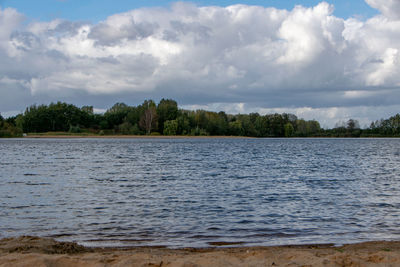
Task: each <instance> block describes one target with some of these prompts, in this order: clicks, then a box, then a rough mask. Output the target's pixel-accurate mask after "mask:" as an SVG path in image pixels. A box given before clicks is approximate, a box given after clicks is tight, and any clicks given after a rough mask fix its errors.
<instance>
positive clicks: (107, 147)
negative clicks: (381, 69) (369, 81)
mask: <svg viewBox="0 0 400 267" xmlns="http://www.w3.org/2000/svg"><path fill="white" fill-rule="evenodd" d="M19 235H37V236H48V237H54V238H56V239H58V240H63V241H78V242H79V243H80V244H84V245H89V246H153V245H166V246H169V247H206V246H213V245H215V244H216V243H214V242H228V244H229V242H234V243H237V242H243V243H242V244H241V245H243V246H249V245H251V246H253V245H279V244H304V243H335V244H342V243H352V242H360V241H367V240H400V139H213V138H210V139H190V138H186V139H0V238H3V237H10V236H19ZM232 245H233V244H232ZM236 245H237V244H236Z"/></svg>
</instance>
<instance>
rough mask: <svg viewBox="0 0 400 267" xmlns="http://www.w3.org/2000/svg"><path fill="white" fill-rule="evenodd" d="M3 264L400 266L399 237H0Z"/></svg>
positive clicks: (0, 256) (0, 257)
mask: <svg viewBox="0 0 400 267" xmlns="http://www.w3.org/2000/svg"><path fill="white" fill-rule="evenodd" d="M0 266H177V267H178V266H182V267H183V266H184V267H195V266H213V267H217V266H400V242H397V241H396V242H387V241H379V242H365V243H359V244H349V245H343V246H340V247H335V246H333V245H302V246H275V247H236V248H204V249H193V248H186V249H167V248H157V247H136V248H86V247H83V246H80V245H78V244H76V243H68V242H57V241H55V240H53V239H48V238H38V237H29V236H24V237H19V238H6V239H2V240H0Z"/></svg>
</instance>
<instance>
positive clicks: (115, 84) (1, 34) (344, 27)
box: [0, 0, 400, 126]
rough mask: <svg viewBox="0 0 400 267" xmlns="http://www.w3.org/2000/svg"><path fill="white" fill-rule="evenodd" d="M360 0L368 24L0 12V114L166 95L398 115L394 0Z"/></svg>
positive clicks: (286, 14)
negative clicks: (33, 16) (91, 20)
mask: <svg viewBox="0 0 400 267" xmlns="http://www.w3.org/2000/svg"><path fill="white" fill-rule="evenodd" d="M367 2H368V3H369V4H370V5H371V6H372V7H374V8H377V9H379V10H380V11H381V14H380V15H378V16H375V17H372V18H370V19H368V20H366V21H361V20H358V19H355V18H350V19H347V20H344V19H341V18H337V17H335V16H333V15H332V12H333V9H334V7H333V6H332V5H329V4H328V3H326V2H322V3H320V4H318V5H316V6H314V7H312V8H305V7H302V6H297V7H295V8H294V9H293V10H291V11H287V10H279V9H275V8H263V7H259V6H247V5H233V6H228V7H215V6H213V7H197V6H195V5H193V4H187V3H176V4H174V5H172V6H171V7H170V8H168V9H164V8H145V9H136V10H132V11H129V12H126V13H122V14H116V15H113V16H110V17H109V18H107V19H106V20H105V21H102V22H99V23H97V24H87V23H80V22H71V21H63V20H53V21H50V22H33V23H31V24H28V25H26V24H24V16H23V15H22V14H19V13H18V12H17V11H16V10H14V9H10V8H8V9H0V57H1V58H2V60H1V62H0V88H1V89H0V111H1V112H7V111H10V110H21V109H22V108H23V107H25V106H26V105H30V104H32V103H41V102H46V101H50V100H63V101H71V102H73V103H75V104H91V105H94V106H95V107H98V108H104V107H106V106H111V105H112V104H113V102H112V101H125V102H127V103H128V104H138V103H140V102H141V101H142V100H143V99H144V98H153V99H156V100H157V99H160V98H162V97H170V98H174V99H176V100H178V102H179V103H181V104H183V105H185V107H196V106H193V105H203V106H205V107H209V108H211V109H213V108H214V109H215V108H217V107H220V108H221V109H224V110H226V111H232V112H234V111H238V112H249V111H259V112H261V113H265V112H270V111H273V110H287V111H291V112H293V113H295V114H297V115H300V116H301V115H304V117H305V118H307V119H313V118H316V117H315V115H313V114H319V116H318V119H320V120H322V121H323V122H324V123H325V125H326V126H333V125H334V123H335V122H336V121H337V120H339V119H343V118H346V117H349V116H352V117H354V118H359V119H361V120H362V121H363V122H364V120H365V121H366V120H368V119H370V120H374V119H377V118H376V117H374V116H380V115H382V117H383V116H386V114H387V112H381V113H380V114H376V113H374V114H370V113H366V112H365V109H368V108H369V107H374V110H379V108H376V107H380V106H385V107H392V108H393V114H394V113H397V112H398V110H397V109H396V108H397V106H396V105H397V99H399V96H400V68H399V67H400V51H399V49H400V17H399V15H398V14H400V2H399V1H394V0H392V1H381V0H367ZM310 110H311V111H313V112H311V111H310ZM306 111H307V112H306ZM314 111H315V112H314ZM333 111H335V112H333ZM332 114H333V115H332ZM366 114H367V115H368V116H366ZM313 116H314V117H313Z"/></svg>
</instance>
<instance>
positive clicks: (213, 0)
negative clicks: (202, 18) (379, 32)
mask: <svg viewBox="0 0 400 267" xmlns="http://www.w3.org/2000/svg"><path fill="white" fill-rule="evenodd" d="M173 2H175V1H167V0H146V1H126V0H85V1H82V0H40V1H32V0H0V6H2V7H3V8H4V7H13V8H16V9H17V10H18V11H19V12H20V13H23V14H25V15H26V16H27V17H28V18H29V19H30V20H37V21H49V20H53V19H59V18H61V19H67V20H74V21H90V22H93V23H96V22H98V21H101V20H104V19H106V18H107V17H108V16H110V15H113V14H117V13H122V12H126V11H129V10H132V9H135V8H141V7H168V6H170V5H171V4H172V3H173ZM181 2H192V3H194V4H196V5H198V6H210V5H213V6H229V5H234V4H246V5H258V6H264V7H275V8H279V9H287V10H291V9H293V7H294V6H296V5H302V6H305V7H312V6H315V5H317V4H318V3H319V2H321V1H317V0H296V1H283V0H248V1H229V0H193V1H181ZM327 2H328V3H330V4H333V5H334V7H335V11H334V13H333V14H334V15H335V16H337V17H341V18H344V19H347V18H349V17H356V18H358V19H362V20H363V19H367V18H369V17H372V16H374V15H375V14H377V13H378V12H377V10H375V9H373V8H371V7H370V6H369V5H368V4H367V3H365V1H364V0H352V1H348V0H336V1H327Z"/></svg>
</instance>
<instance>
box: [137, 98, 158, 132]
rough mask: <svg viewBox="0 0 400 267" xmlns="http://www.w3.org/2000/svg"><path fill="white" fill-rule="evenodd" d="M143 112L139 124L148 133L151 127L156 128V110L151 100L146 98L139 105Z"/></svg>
mask: <svg viewBox="0 0 400 267" xmlns="http://www.w3.org/2000/svg"><path fill="white" fill-rule="evenodd" d="M141 108H142V110H143V114H142V116H141V117H140V121H139V126H140V128H141V129H142V130H144V131H145V132H146V134H150V133H151V131H152V130H153V129H157V110H156V104H155V103H154V101H153V100H146V101H144V102H143V104H142V106H141Z"/></svg>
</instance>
